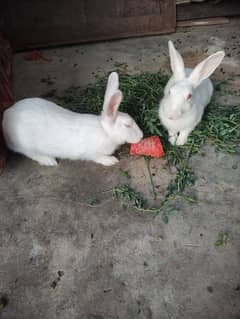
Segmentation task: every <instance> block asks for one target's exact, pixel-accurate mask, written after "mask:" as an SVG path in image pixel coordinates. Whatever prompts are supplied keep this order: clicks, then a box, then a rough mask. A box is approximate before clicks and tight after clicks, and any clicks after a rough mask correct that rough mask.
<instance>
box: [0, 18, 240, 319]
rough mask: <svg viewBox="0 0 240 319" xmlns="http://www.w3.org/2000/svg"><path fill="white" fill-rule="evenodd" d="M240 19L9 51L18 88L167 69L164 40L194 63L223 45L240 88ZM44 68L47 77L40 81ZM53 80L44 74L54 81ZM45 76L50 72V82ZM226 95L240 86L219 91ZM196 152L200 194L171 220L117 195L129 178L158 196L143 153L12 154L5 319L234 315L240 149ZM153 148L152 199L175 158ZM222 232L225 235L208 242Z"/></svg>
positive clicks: (4, 214) (6, 200) (0, 241)
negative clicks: (33, 56) (71, 157)
mask: <svg viewBox="0 0 240 319" xmlns="http://www.w3.org/2000/svg"><path fill="white" fill-rule="evenodd" d="M239 28H240V19H236V20H232V21H231V23H229V24H226V25H222V26H211V27H198V28H188V29H179V30H178V32H177V33H176V34H172V35H167V36H159V37H147V38H139V39H130V40H121V41H114V42H104V43H98V44H89V45H79V46H73V47H67V48H57V49H49V50H44V51H43V53H44V55H45V56H46V57H47V58H49V59H51V61H50V62H46V61H38V62H32V61H27V60H26V59H25V57H26V53H19V54H16V55H15V57H14V94H15V98H16V99H19V98H22V97H26V96H39V95H43V94H45V93H46V92H48V91H49V90H51V89H57V91H58V93H60V94H61V92H62V91H63V90H64V89H65V88H68V87H69V86H71V85H81V86H82V85H85V84H86V83H89V82H90V81H93V80H94V75H95V74H96V73H97V74H103V73H104V72H108V71H110V70H113V69H114V65H115V63H116V62H121V63H123V62H125V63H127V65H128V71H129V72H131V73H136V72H142V71H157V70H159V69H164V70H168V65H169V64H168V57H167V40H168V39H169V38H171V39H173V40H176V41H177V42H176V43H177V47H178V48H179V49H180V50H181V52H182V53H183V56H184V57H185V59H186V61H187V62H188V64H189V65H193V64H195V63H196V62H197V61H199V60H200V59H202V58H203V55H208V54H210V53H212V52H214V51H216V50H218V49H222V48H224V49H225V50H226V53H227V57H226V59H225V60H224V63H223V65H222V67H221V68H219V70H218V71H217V72H216V73H215V75H214V78H215V79H228V80H229V83H230V86H231V87H232V88H233V89H235V90H239V78H240V46H239V44H240V33H239ZM43 79H48V80H47V81H45V80H43ZM49 80H50V81H49ZM47 82H48V84H47ZM221 100H222V101H223V102H224V103H226V104H228V103H232V102H236V101H237V102H238V103H239V96H237V95H231V96H224V97H221ZM205 151H206V156H205V157H199V156H195V157H194V158H193V159H192V167H193V169H194V171H195V174H196V175H197V182H196V185H195V186H194V188H193V189H192V190H191V192H193V193H194V194H195V195H196V196H197V198H198V203H197V204H195V205H190V204H188V203H186V201H183V200H178V202H177V206H178V209H179V211H178V213H177V214H176V215H174V216H171V218H170V221H169V223H168V224H164V223H163V222H162V219H161V216H157V217H156V218H153V217H152V216H151V215H149V214H147V213H144V214H143V213H139V212H138V211H136V210H135V209H134V208H133V207H132V205H131V204H130V203H128V202H124V203H123V202H122V201H120V200H116V199H114V198H113V197H112V195H111V189H112V188H113V187H115V186H116V185H121V184H123V183H126V182H128V180H127V178H126V177H125V176H123V175H122V174H121V173H120V168H122V169H125V170H128V171H129V173H130V175H131V180H130V183H131V184H132V186H134V187H135V188H136V189H137V190H139V191H142V192H143V193H144V195H145V197H146V198H148V200H149V202H153V198H152V191H151V184H150V181H149V176H148V174H147V171H146V165H145V162H144V160H143V159H142V158H133V159H132V158H131V159H130V158H129V157H128V156H126V155H125V156H122V159H121V161H120V164H118V165H116V166H114V167H109V168H103V167H102V166H100V165H97V164H94V163H88V162H82V161H76V162H70V161H61V162H60V164H59V166H58V167H53V168H52V167H49V168H48V167H41V166H39V165H38V164H37V163H35V162H33V161H31V160H29V159H27V158H24V157H22V156H19V155H13V154H12V155H11V156H10V158H9V161H8V163H7V167H6V169H5V170H4V172H3V174H2V175H1V177H0V214H1V224H0V293H1V294H2V295H5V296H7V298H8V300H9V303H8V305H7V306H6V308H5V309H4V310H3V311H1V312H0V318H2V319H16V318H18V319H28V318H29V319H30V318H31V319H35V318H36V319H42V318H44V319H55V318H58V319H69V318H71V319H75V318H76V319H80V318H81V319H111V318H112V319H116V318H119V319H133V318H139V319H148V318H149V319H182V318H184V319H192V318H195V319H206V318H209V319H216V318H218V319H239V318H240V270H239V269H240V198H239V186H240V174H239V167H240V157H239V155H235V156H229V155H224V154H221V153H216V152H215V151H214V149H212V148H211V147H209V146H206V148H205ZM165 165H166V163H165V161H164V160H162V159H160V160H154V161H152V164H151V171H152V173H155V176H154V184H155V185H156V186H158V185H159V186H158V188H157V189H158V193H157V201H159V200H160V199H161V198H162V196H163V193H164V190H165V189H166V186H167V184H168V182H169V180H170V179H171V178H172V177H173V176H174V170H172V171H166V170H163V168H164V166H165ZM222 231H223V232H227V233H228V241H227V242H226V244H225V245H223V246H222V247H215V245H214V243H215V242H216V240H217V238H218V234H219V232H222Z"/></svg>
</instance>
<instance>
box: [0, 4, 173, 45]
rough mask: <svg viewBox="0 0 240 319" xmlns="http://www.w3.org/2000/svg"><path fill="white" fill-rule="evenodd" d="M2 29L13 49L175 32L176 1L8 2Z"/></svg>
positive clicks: (3, 10)
mask: <svg viewBox="0 0 240 319" xmlns="http://www.w3.org/2000/svg"><path fill="white" fill-rule="evenodd" d="M3 2H5V4H2V5H1V7H2V8H0V9H1V13H0V15H1V16H0V26H1V25H2V28H3V31H4V34H5V36H6V37H7V38H8V39H9V40H10V41H11V44H12V46H13V48H14V49H16V50H21V49H26V48H35V47H46V46H49V45H61V44H74V43H81V42H90V41H99V40H107V39H119V38H125V37H135V36H143V35H154V34H161V33H170V32H174V30H175V25H176V5H175V0H50V1H49V0H42V1H39V0H21V1H19V0H8V1H3Z"/></svg>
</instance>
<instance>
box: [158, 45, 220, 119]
mask: <svg viewBox="0 0 240 319" xmlns="http://www.w3.org/2000/svg"><path fill="white" fill-rule="evenodd" d="M168 47H169V55H170V65H171V69H172V72H173V77H172V80H171V79H170V81H169V84H168V85H167V87H166V88H165V92H164V98H163V100H162V103H161V104H162V105H161V107H162V108H163V109H164V111H165V112H166V113H167V114H168V118H169V119H170V120H177V119H179V118H181V117H183V116H184V114H185V113H187V112H189V111H190V110H191V108H192V107H193V103H192V98H193V96H194V94H195V92H196V89H197V87H198V86H199V85H200V84H201V83H202V81H203V80H205V79H207V78H208V77H209V76H210V75H211V74H212V73H213V72H214V71H215V69H216V68H217V67H218V66H219V64H220V63H221V62H222V60H223V58H224V55H225V54H224V52H223V51H218V52H216V53H214V54H212V55H211V56H209V57H208V58H206V59H205V60H203V61H202V62H201V63H199V64H198V65H197V66H196V67H195V68H194V69H193V70H189V69H185V68H184V62H183V59H182V57H181V55H180V54H179V52H178V51H177V50H176V49H175V47H174V45H173V43H172V41H169V42H168Z"/></svg>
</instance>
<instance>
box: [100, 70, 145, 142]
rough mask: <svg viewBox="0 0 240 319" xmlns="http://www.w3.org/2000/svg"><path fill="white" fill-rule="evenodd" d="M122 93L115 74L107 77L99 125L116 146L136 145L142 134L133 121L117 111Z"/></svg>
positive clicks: (128, 116)
mask: <svg viewBox="0 0 240 319" xmlns="http://www.w3.org/2000/svg"><path fill="white" fill-rule="evenodd" d="M122 98H123V96H122V92H121V91H120V90H119V79H118V74H117V73H116V72H112V73H111V74H110V75H109V77H108V83H107V88H106V92H105V96H104V103H103V110H102V114H101V123H102V126H103V128H104V130H105V132H106V133H107V134H108V136H109V137H110V138H111V139H112V140H113V141H114V142H116V143H117V144H124V143H138V142H139V141H140V140H141V139H142V137H143V133H142V131H141V129H140V128H139V127H138V125H137V124H136V122H135V121H134V119H133V118H132V117H131V116H130V115H128V114H126V113H122V112H119V111H118V108H119V106H120V104H121V101H122Z"/></svg>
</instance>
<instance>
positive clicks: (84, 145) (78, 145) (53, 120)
mask: <svg viewBox="0 0 240 319" xmlns="http://www.w3.org/2000/svg"><path fill="white" fill-rule="evenodd" d="M118 87H119V80H118V74H117V73H116V72H113V73H111V74H110V76H109V78H108V84H107V89H106V92H105V97H104V103H103V110H102V113H101V115H93V114H79V113H75V112H71V111H69V110H66V109H64V108H62V107H60V106H58V105H57V104H55V103H52V102H49V101H46V100H44V99H41V98H28V99H24V100H21V101H19V102H17V103H15V104H14V105H13V106H12V107H10V108H9V109H7V110H6V111H5V113H4V117H3V133H4V137H5V140H6V143H7V145H8V147H9V148H10V149H11V150H13V151H15V152H18V153H22V154H24V155H26V156H28V157H30V158H31V159H33V160H36V161H37V162H38V163H39V164H41V165H49V166H53V165H57V161H56V158H62V159H71V160H77V159H82V160H91V161H94V162H96V163H100V164H103V165H106V166H108V165H113V164H115V163H117V162H118V159H117V158H116V157H114V156H110V155H111V154H113V153H114V151H115V150H116V149H117V147H118V146H120V145H121V144H124V143H137V142H139V141H140V140H141V139H142V137H143V133H142V131H141V130H140V128H139V127H138V126H137V124H136V123H135V121H134V120H133V119H132V118H131V117H130V116H129V115H128V114H126V113H121V112H118V108H119V105H120V103H121V101H122V92H121V91H120V90H119V89H118Z"/></svg>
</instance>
